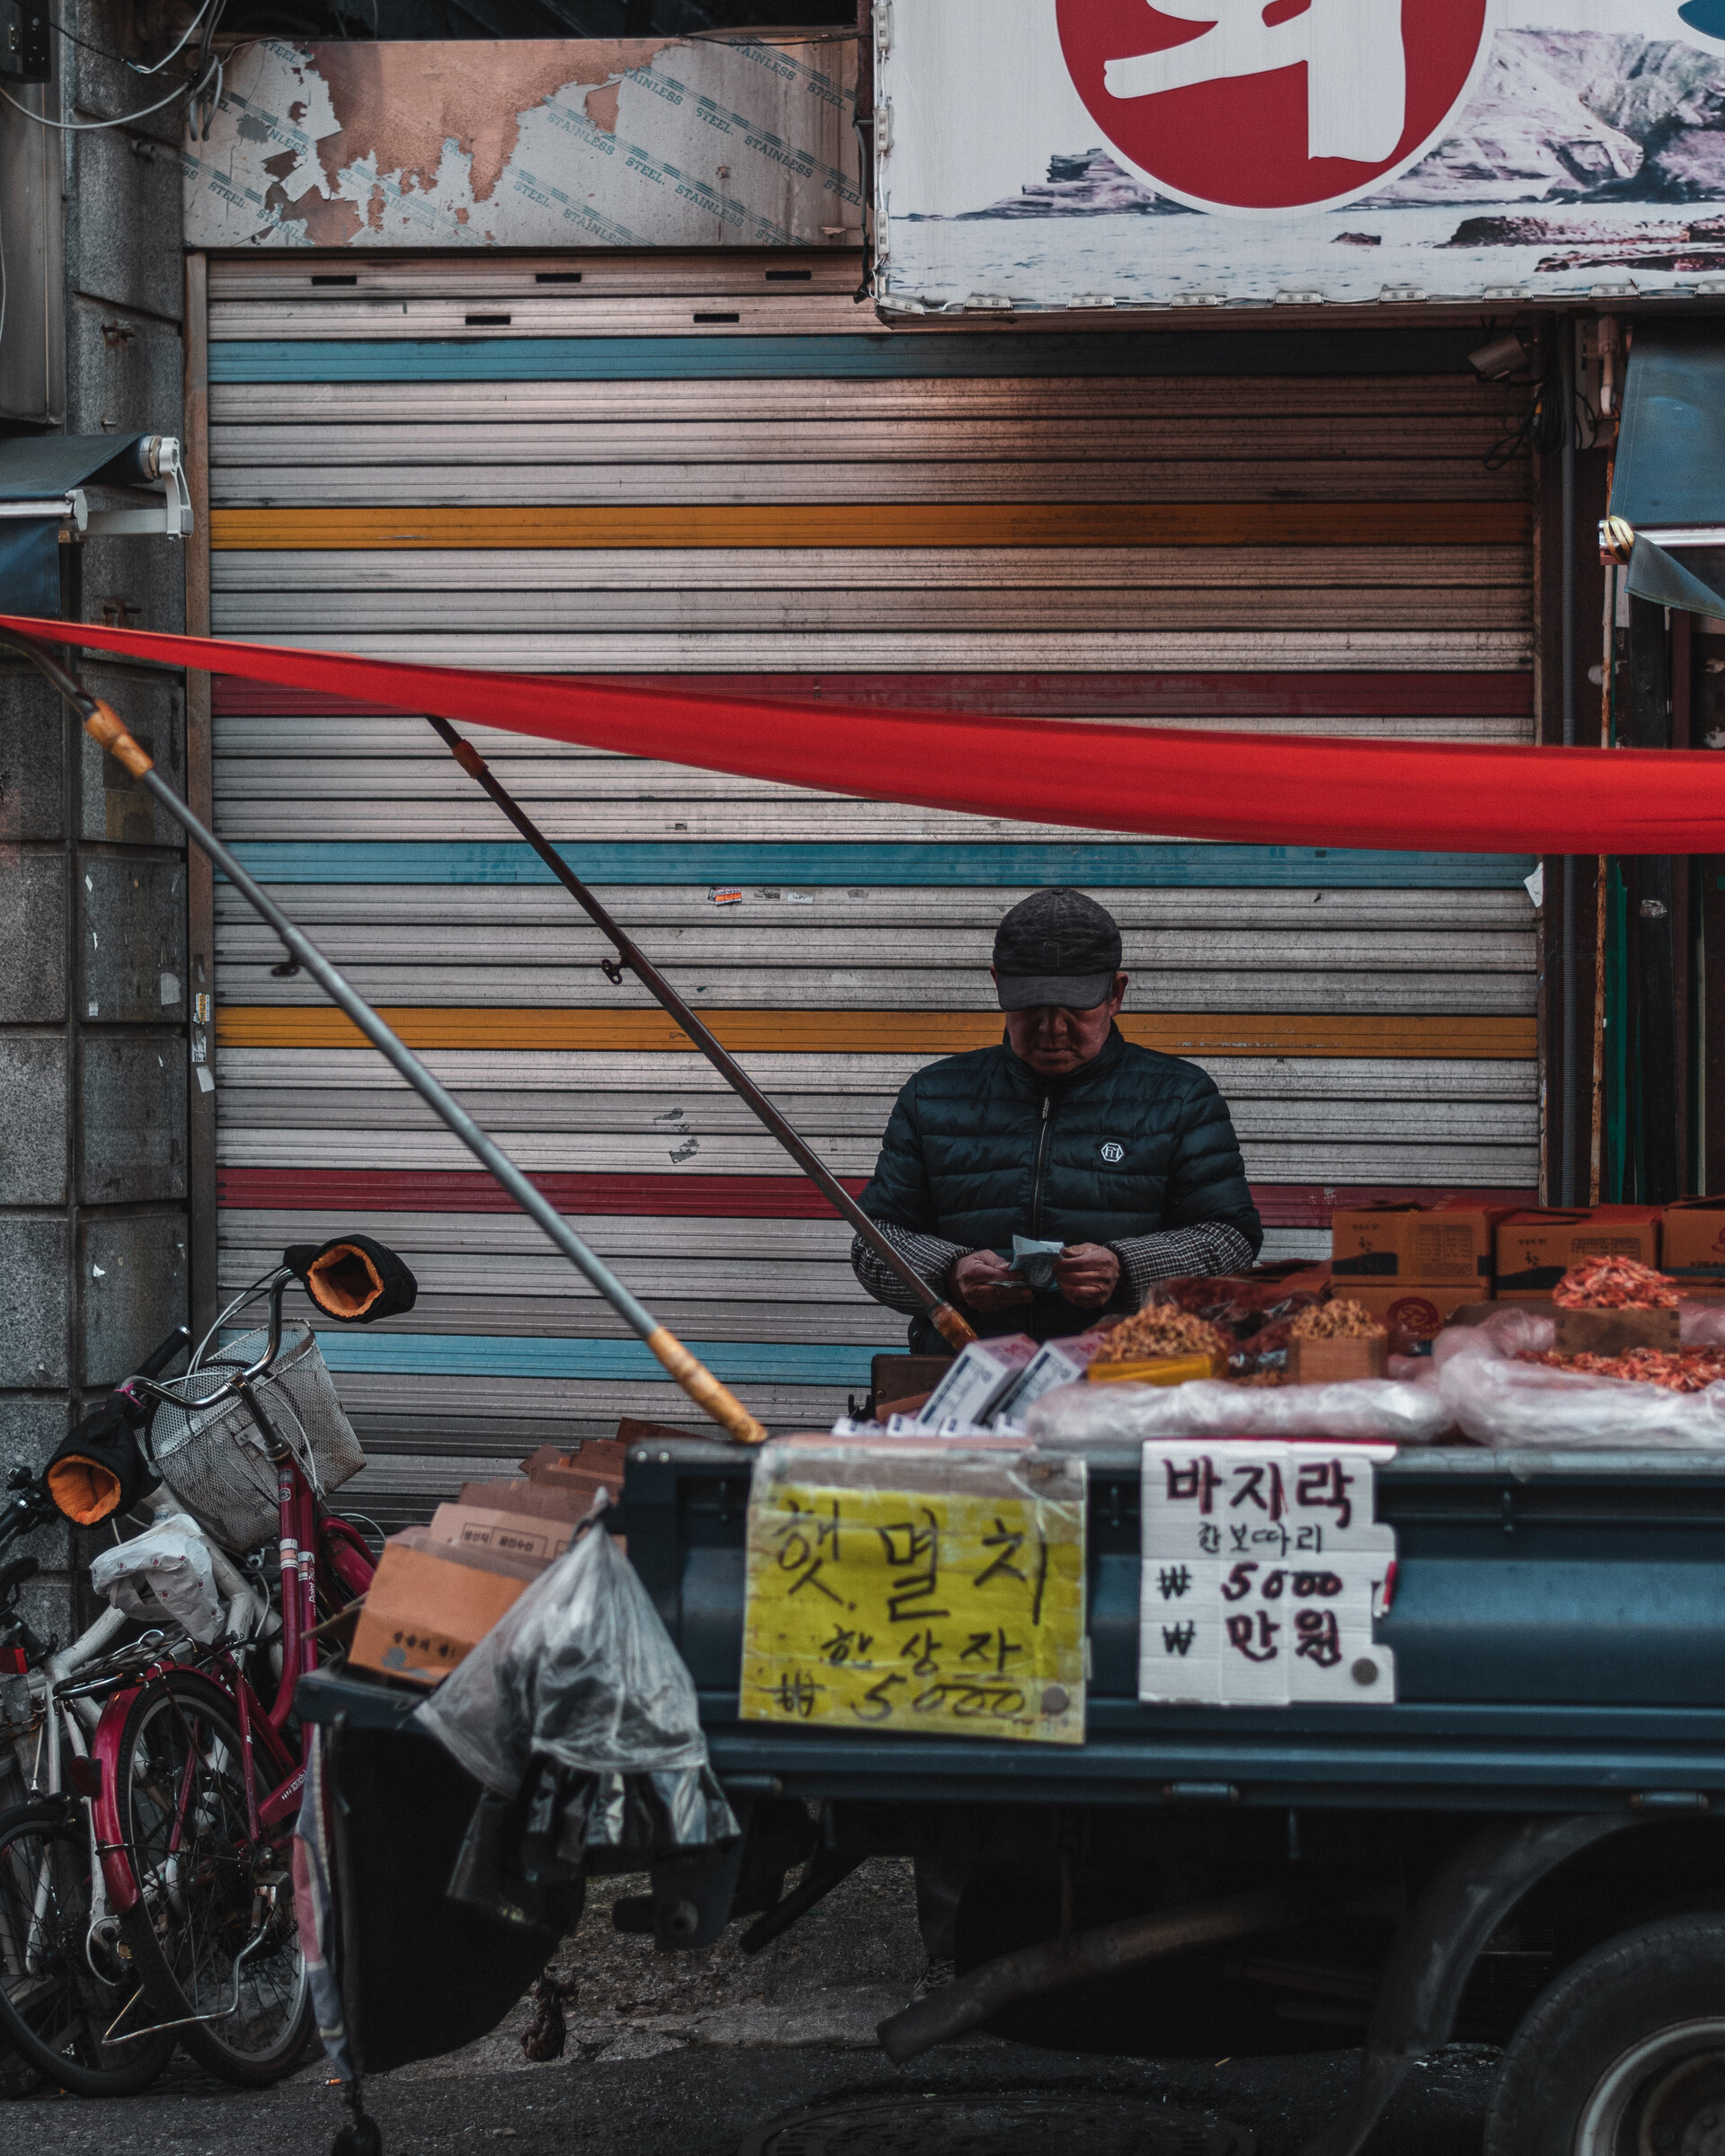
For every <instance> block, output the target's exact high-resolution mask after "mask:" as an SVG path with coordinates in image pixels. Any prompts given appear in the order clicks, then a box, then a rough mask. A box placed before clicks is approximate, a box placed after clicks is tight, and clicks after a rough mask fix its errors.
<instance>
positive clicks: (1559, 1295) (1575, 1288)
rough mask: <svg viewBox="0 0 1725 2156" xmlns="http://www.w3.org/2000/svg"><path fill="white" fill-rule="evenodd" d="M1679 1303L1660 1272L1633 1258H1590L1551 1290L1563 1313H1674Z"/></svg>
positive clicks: (1675, 1290)
mask: <svg viewBox="0 0 1725 2156" xmlns="http://www.w3.org/2000/svg"><path fill="white" fill-rule="evenodd" d="M1681 1300H1682V1294H1681V1291H1680V1290H1679V1289H1677V1288H1676V1287H1675V1286H1673V1285H1672V1283H1671V1282H1670V1281H1669V1280H1668V1279H1667V1278H1666V1277H1665V1275H1664V1274H1663V1273H1656V1272H1655V1271H1654V1269H1653V1268H1652V1267H1651V1266H1650V1265H1642V1264H1641V1263H1639V1262H1638V1261H1637V1260H1636V1259H1633V1258H1589V1259H1588V1261H1587V1263H1586V1264H1585V1265H1572V1266H1571V1267H1570V1269H1569V1271H1568V1272H1567V1273H1565V1274H1564V1276H1563V1277H1562V1278H1561V1280H1560V1281H1559V1282H1558V1284H1557V1286H1555V1287H1554V1288H1553V1290H1552V1301H1553V1303H1561V1305H1562V1306H1563V1308H1564V1309H1565V1310H1675V1309H1676V1307H1677V1304H1678V1303H1679V1302H1680V1301H1681Z"/></svg>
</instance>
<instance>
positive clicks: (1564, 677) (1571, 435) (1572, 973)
mask: <svg viewBox="0 0 1725 2156" xmlns="http://www.w3.org/2000/svg"><path fill="white" fill-rule="evenodd" d="M1557 336H1558V347H1557V375H1558V381H1559V384H1560V385H1561V393H1562V397H1563V448H1562V453H1561V461H1562V475H1563V484H1562V495H1563V503H1562V513H1563V543H1562V550H1561V553H1562V560H1561V577H1562V583H1561V605H1560V613H1561V622H1562V626H1561V632H1560V633H1561V636H1562V639H1563V655H1562V665H1561V681H1562V707H1561V712H1562V724H1563V746H1564V747H1565V748H1573V747H1575V324H1574V323H1573V322H1571V321H1570V317H1569V316H1568V315H1567V314H1561V315H1559V317H1558V322H1557ZM1576 931H1577V923H1576V918H1575V856H1574V854H1573V853H1566V854H1565V855H1564V856H1563V951H1562V971H1563V991H1562V993H1563V1135H1562V1147H1563V1151H1562V1155H1561V1164H1560V1168H1559V1171H1558V1203H1559V1204H1560V1205H1562V1206H1572V1205H1574V1203H1575V1184H1576V1165H1577V1163H1576V1123H1575V1118H1576V1100H1577V1094H1578V1076H1579V1074H1578V1072H1577V1069H1576V1061H1577V1058H1578V1057H1579V1055H1580V1053H1581V1024H1580V1016H1581V1014H1580V1012H1579V1011H1578V1010H1577V1008H1576V976H1577V959H1576V945H1577V933H1576Z"/></svg>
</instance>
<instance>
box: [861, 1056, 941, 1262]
mask: <svg viewBox="0 0 1725 2156" xmlns="http://www.w3.org/2000/svg"><path fill="white" fill-rule="evenodd" d="M856 1202H857V1203H858V1205H860V1206H862V1210H863V1211H864V1212H865V1213H866V1214H867V1215H868V1216H869V1218H870V1219H871V1220H880V1221H890V1222H891V1224H892V1225H893V1226H894V1227H897V1228H910V1229H912V1230H914V1231H915V1232H916V1233H919V1234H924V1235H932V1234H934V1233H937V1232H938V1229H939V1226H940V1224H939V1222H938V1221H937V1220H936V1219H935V1217H934V1199H933V1192H932V1191H931V1190H930V1189H929V1187H928V1170H927V1167H926V1165H925V1164H924V1160H923V1142H922V1137H921V1135H920V1133H919V1132H918V1130H917V1128H916V1080H915V1079H914V1078H912V1079H909V1080H907V1082H906V1083H905V1084H904V1086H903V1087H901V1088H900V1090H899V1094H898V1100H896V1101H894V1103H893V1109H892V1116H891V1118H890V1119H889V1122H888V1124H887V1135H886V1136H885V1137H884V1138H882V1139H881V1141H880V1159H879V1160H877V1161H876V1162H875V1163H874V1173H873V1175H872V1176H871V1178H870V1180H869V1182H868V1184H867V1186H866V1187H865V1188H864V1189H863V1191H862V1196H861V1197H859V1198H858V1199H857V1201H856Z"/></svg>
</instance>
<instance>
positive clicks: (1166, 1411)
mask: <svg viewBox="0 0 1725 2156" xmlns="http://www.w3.org/2000/svg"><path fill="white" fill-rule="evenodd" d="M1451 1421H1452V1416H1451V1414H1450V1410H1449V1408H1448V1406H1447V1405H1446V1402H1445V1401H1443V1400H1442V1399H1441V1398H1440V1397H1439V1394H1438V1388H1437V1386H1436V1385H1435V1384H1433V1383H1430V1382H1429V1380H1425V1379H1422V1380H1421V1381H1420V1383H1417V1384H1409V1383H1402V1382H1399V1381H1397V1380H1395V1379H1393V1378H1384V1377H1367V1378H1358V1379H1356V1380H1354V1381H1353V1382H1351V1383H1348V1384H1341V1385H1278V1386H1275V1387H1273V1388H1271V1387H1262V1388H1260V1387H1256V1386H1251V1385H1226V1384H1222V1383H1215V1382H1211V1381H1208V1380H1206V1379H1203V1378H1198V1379H1195V1380H1194V1381H1193V1382H1192V1383H1190V1384H1185V1385H1090V1384H1083V1385H1062V1386H1060V1387H1059V1388H1058V1390H1057V1391H1056V1392H1047V1393H1044V1395H1043V1396H1042V1398H1041V1399H1040V1400H1039V1401H1037V1402H1036V1403H1035V1405H1034V1406H1033V1407H1032V1408H1031V1409H1030V1411H1029V1412H1028V1414H1027V1415H1026V1416H1025V1418H1024V1424H1025V1427H1026V1429H1027V1430H1028V1431H1029V1433H1030V1435H1031V1438H1032V1439H1033V1440H1034V1441H1035V1442H1036V1443H1038V1444H1057V1445H1084V1444H1091V1445H1102V1444H1107V1443H1109V1442H1110V1440H1112V1441H1119V1439H1122V1438H1125V1439H1128V1440H1130V1441H1131V1442H1133V1443H1135V1444H1136V1443H1138V1442H1140V1441H1142V1440H1144V1439H1146V1438H1151V1437H1329V1438H1336V1439H1341V1440H1348V1439H1372V1440H1376V1441H1377V1442H1379V1443H1387V1444H1390V1445H1430V1444H1432V1443H1433V1442H1434V1441H1435V1440H1436V1439H1437V1438H1438V1437H1440V1436H1442V1435H1443V1434H1444V1432H1445V1431H1446V1429H1448V1428H1449V1427H1450V1425H1451Z"/></svg>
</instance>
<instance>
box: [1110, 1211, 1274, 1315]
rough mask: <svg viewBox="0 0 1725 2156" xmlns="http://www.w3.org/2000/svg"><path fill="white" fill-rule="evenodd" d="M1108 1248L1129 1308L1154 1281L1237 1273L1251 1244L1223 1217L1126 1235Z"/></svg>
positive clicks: (1242, 1268)
mask: <svg viewBox="0 0 1725 2156" xmlns="http://www.w3.org/2000/svg"><path fill="white" fill-rule="evenodd" d="M1108 1247H1109V1249H1110V1250H1112V1251H1113V1253H1114V1255H1115V1256H1116V1257H1117V1258H1118V1259H1119V1261H1120V1286H1121V1288H1122V1289H1123V1290H1124V1292H1125V1294H1126V1297H1127V1299H1128V1302H1129V1304H1130V1307H1131V1308H1132V1309H1133V1310H1139V1309H1142V1307H1143V1305H1144V1299H1145V1297H1146V1295H1147V1294H1149V1293H1150V1290H1151V1289H1152V1288H1153V1287H1154V1286H1155V1284H1156V1282H1157V1281H1158V1280H1175V1279H1181V1278H1184V1277H1185V1276H1186V1275H1188V1274H1189V1273H1240V1272H1244V1271H1245V1270H1246V1269H1247V1268H1248V1267H1249V1266H1250V1265H1251V1263H1252V1245H1251V1244H1250V1243H1249V1242H1248V1241H1246V1239H1245V1237H1244V1236H1243V1234H1242V1233H1240V1231H1239V1229H1238V1228H1233V1227H1230V1226H1229V1225H1228V1224H1227V1222H1226V1221H1225V1220H1205V1221H1200V1222H1199V1224H1198V1225H1197V1226H1196V1227H1191V1228H1165V1229H1163V1232H1162V1233H1161V1234H1159V1235H1128V1236H1127V1237H1125V1238H1124V1239H1123V1240H1122V1241H1119V1242H1110V1244H1109V1246H1108Z"/></svg>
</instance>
